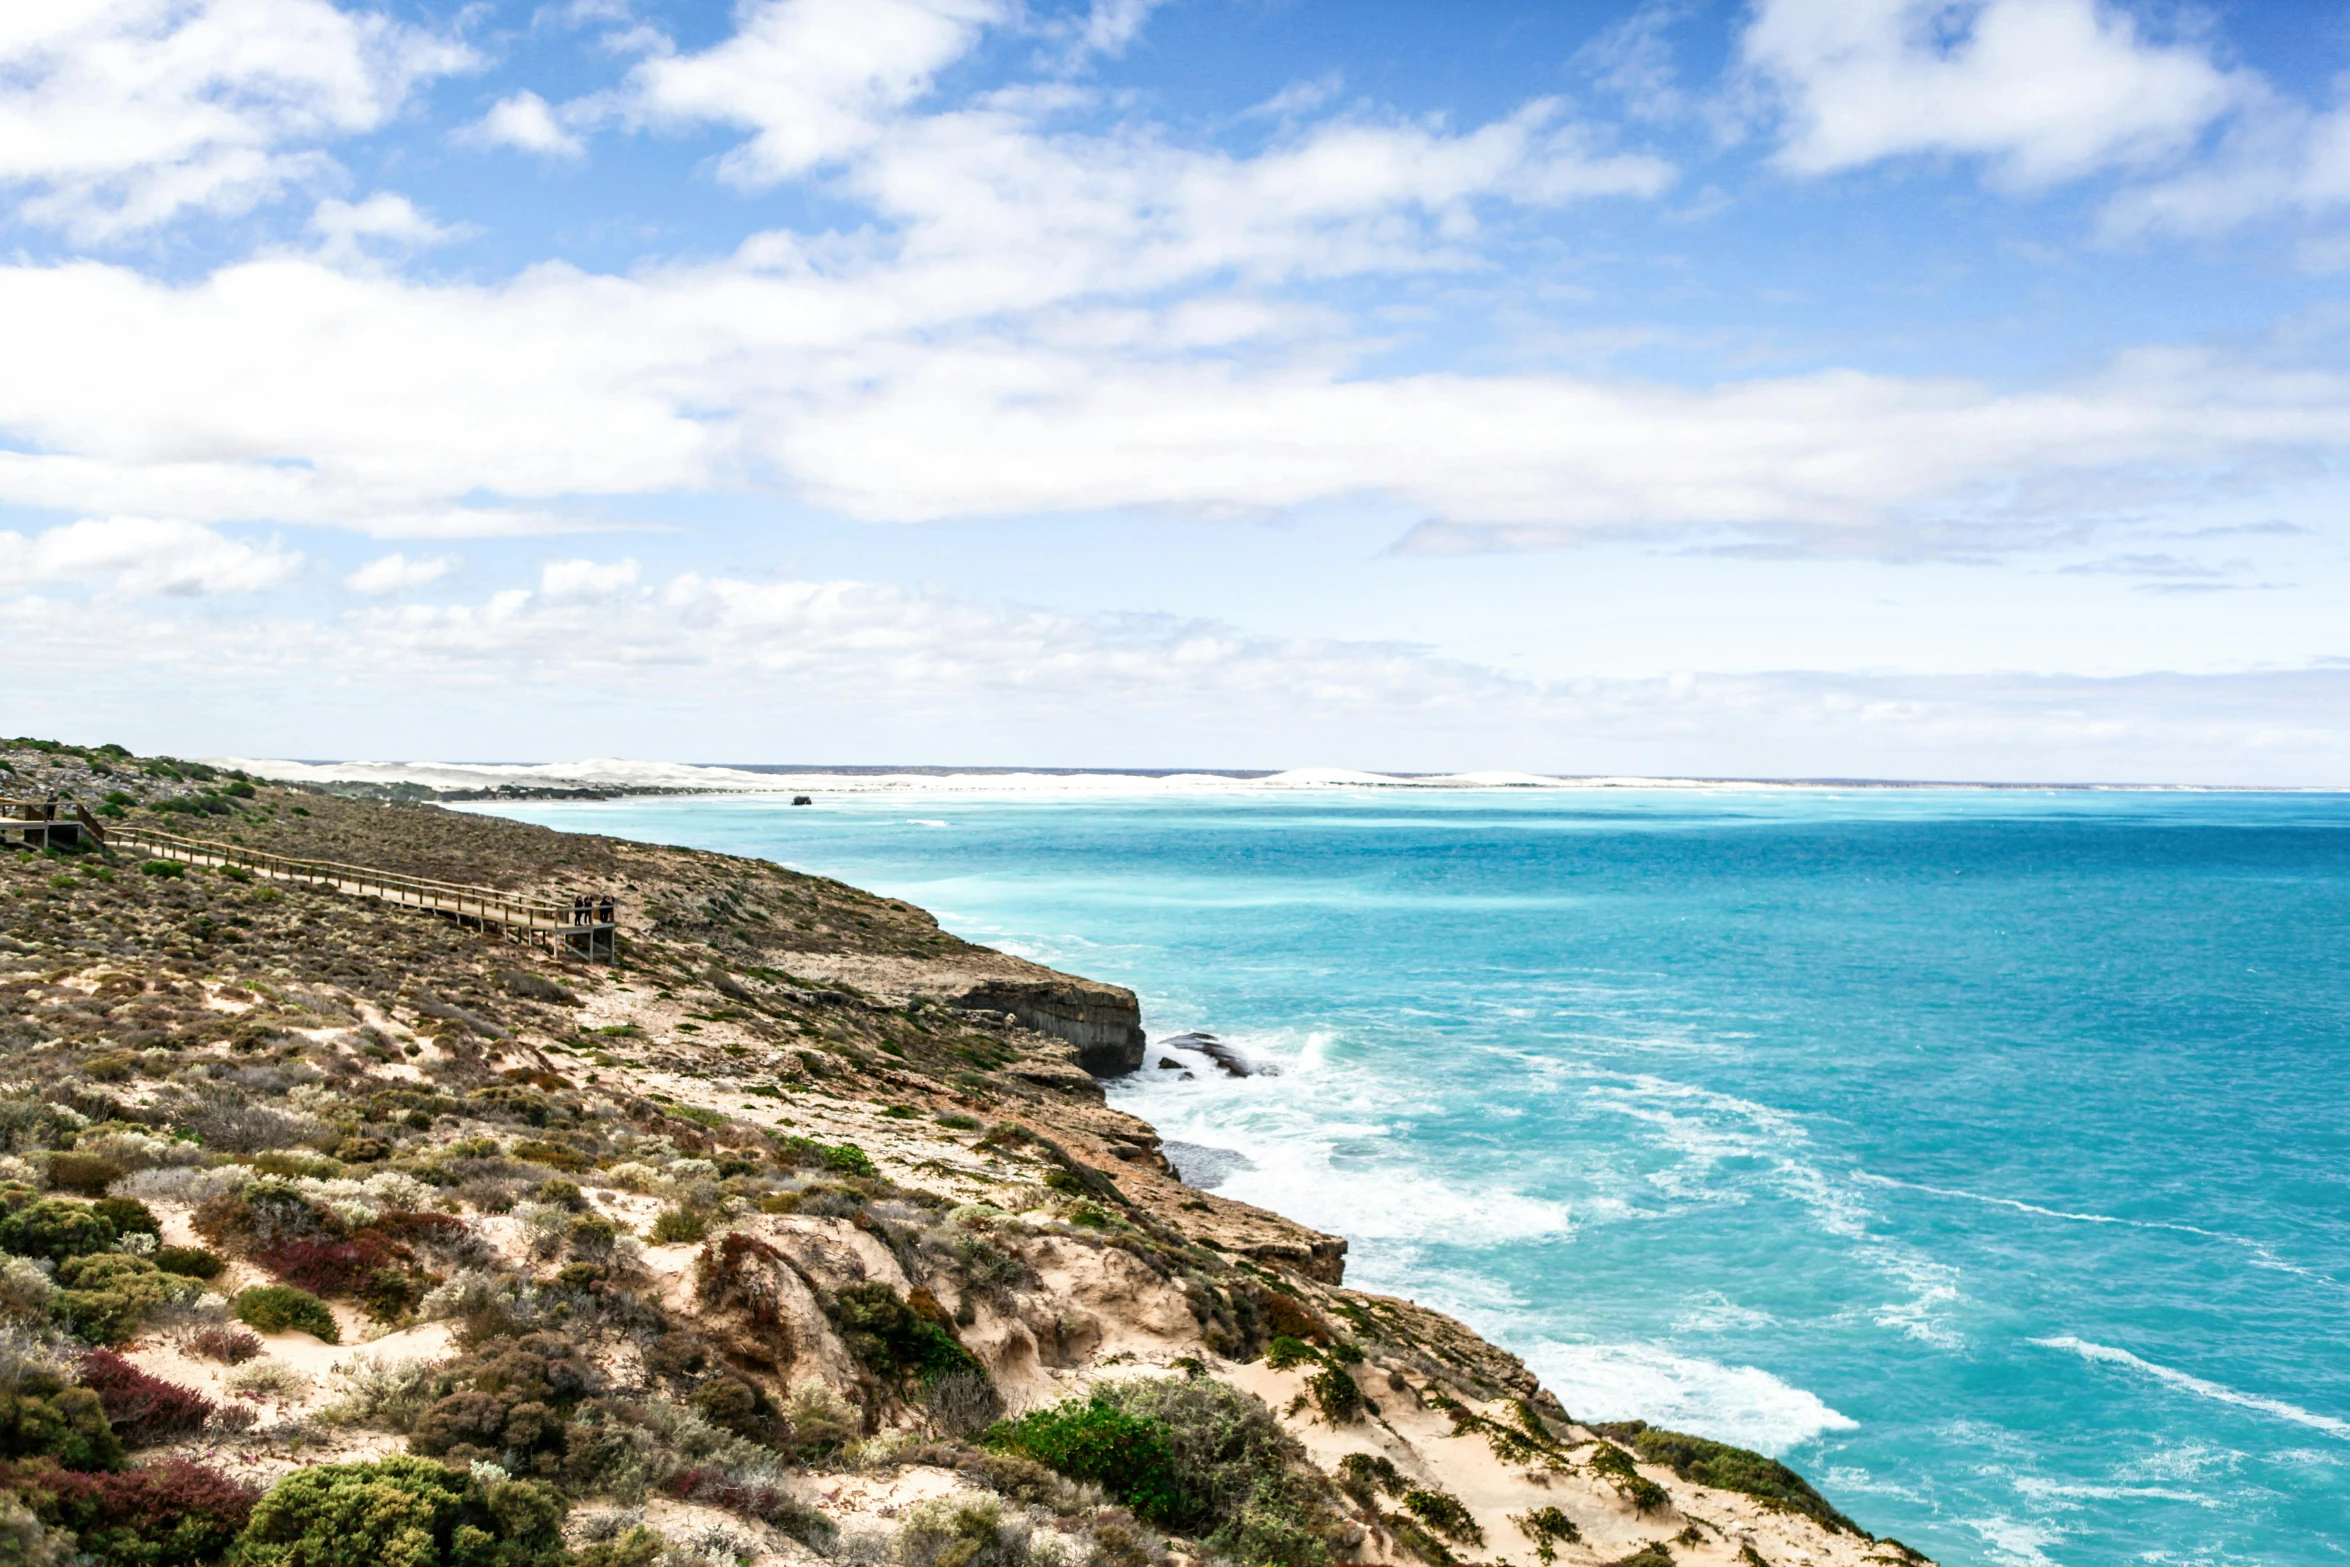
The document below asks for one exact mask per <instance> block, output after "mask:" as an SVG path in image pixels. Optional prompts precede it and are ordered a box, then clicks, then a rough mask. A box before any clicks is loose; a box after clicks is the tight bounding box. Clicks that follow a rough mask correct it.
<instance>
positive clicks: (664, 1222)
mask: <svg viewBox="0 0 2350 1567" xmlns="http://www.w3.org/2000/svg"><path fill="white" fill-rule="evenodd" d="M709 1233H710V1221H709V1220H708V1219H706V1218H704V1217H703V1216H702V1215H701V1214H698V1213H695V1212H694V1211H693V1210H692V1209H690V1208H667V1209H664V1210H662V1212H661V1213H660V1214H658V1215H657V1216H655V1218H654V1220H653V1244H655V1245H656V1246H675V1245H681V1244H683V1243H685V1242H688V1241H698V1240H701V1239H702V1238H703V1237H704V1236H707V1235H708V1234H709Z"/></svg>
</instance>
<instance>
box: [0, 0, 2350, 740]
mask: <svg viewBox="0 0 2350 1567" xmlns="http://www.w3.org/2000/svg"><path fill="white" fill-rule="evenodd" d="M2346 68H2350V5H2346V4H2344V3H2341V0H2293V3H2285V0H2270V3H2261V4H2243V3H2234V4H2230V3H2219V4H2209V3H2206V4H2193V5H2189V4H2176V3H2171V0H2130V3H2122V0H1751V3H1734V0H1716V3H1708V0H1651V3H1646V4H1630V3H1623V0H1614V3H1598V0H1593V3H1579V0H1547V3H1540V4H1502V3H1483V0H1447V3H1444V4H1430V3H1425V0H1410V3H1405V0H1392V3H1391V0H1027V3H1025V4H1023V3H1022V0H739V3H737V4H734V5H732V6H731V7H730V6H727V5H723V4H714V3H702V0H549V3H544V4H532V3H528V0H473V3H458V0H385V3H378V4H363V3H359V0H51V3H48V4H43V5H38V6H34V5H13V6H0V223H4V225H5V230H6V232H5V236H4V237H5V246H6V249H5V255H4V256H0V345H5V348H4V351H0V548H4V553H0V559H4V560H6V561H8V562H10V563H11V566H12V569H10V570H8V571H7V572H6V573H5V574H4V575H0V634H5V635H6V636H7V637H8V638H9V639H10V640H11V642H12V644H13V646H14V648H15V650H16V653H17V658H16V677H15V678H14V679H12V680H11V681H10V682H9V693H8V696H7V698H6V704H7V706H8V707H9V709H11V711H12V715H13V716H12V718H11V719H9V720H4V721H0V722H5V723H6V726H7V727H8V728H10V729H11V730H12V731H15V732H26V733H52V734H62V735H66V736H69V737H72V738H78V739H82V740H87V741H102V740H120V741H121V742H123V743H125V744H129V745H132V746H135V747H137V748H139V749H142V750H156V749H161V750H173V751H179V752H182V753H186V754H216V753H224V752H227V753H239V754H245V755H296V756H305V757H357V756H369V757H407V758H423V757H437V758H460V757H461V758H472V759H500V760H536V759H550V758H565V757H577V756H586V755H610V754H625V755H646V756H660V757H668V758H674V759H681V760H707V761H803V762H915V763H956V762H961V763H988V764H1009V763H1037V764H1054V765H1088V764H1091V765H1105V766H1134V767H1142V766H1177V765H1196V766H1223V767H1250V766H1257V767H1288V766H1304V765H1343V766H1359V767H1375V768H1408V769H1431V770H1449V769H1455V768H1475V767H1499V768H1523V769H1529V770H1539V771H1570V772H1634V771H1646V772H1679V773H1700V774H1738V775H1756V774H1760V775H1781V776H1784V775H1804V776H1819V775H1873V776H1891V777H1921V776H1924V777H1972V778H2027V779H2082V778H2111V779H2176V780H2194V781H2211V782H2238V783H2251V782H2275V783H2301V784H2307V783H2333V784H2350V520H2346V519H2345V516H2344V502H2345V499H2346V497H2350V484H2346V483H2345V475H2344V459H2345V457H2350V365H2346V364H2345V350H2346V349H2350V104H2346V102H2345V100H2344V97H2343V88H2342V86H2341V84H2340V82H2338V81H2337V77H2338V75H2340V74H2341V73H2343V72H2344V71H2345V70H2346Z"/></svg>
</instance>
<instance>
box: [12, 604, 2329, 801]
mask: <svg viewBox="0 0 2350 1567" xmlns="http://www.w3.org/2000/svg"><path fill="white" fill-rule="evenodd" d="M0 635H6V636H7V637H8V638H9V639H10V640H11V641H12V642H14V643H16V644H17V645H23V646H38V647H40V648H41V650H42V657H43V661H44V668H45V669H49V670H52V671H54V672H55V673H56V674H57V675H58V676H59V678H60V680H61V681H62V682H63V683H64V685H65V686H66V688H67V689H70V690H71V692H72V694H73V700H74V704H75V706H74V711H75V712H76V713H77V714H78V715H79V716H80V720H81V722H83V723H85V724H88V723H105V724H109V725H113V724H119V723H120V722H121V721H123V720H124V719H125V718H135V719H137V720H138V721H140V722H141V723H143V724H145V725H149V726H152V725H155V724H157V723H159V722H160V723H181V724H185V725H186V726H187V727H186V730H185V736H186V740H185V741H184V742H181V743H179V745H178V748H180V749H192V748H194V747H193V745H192V743H191V742H193V741H195V740H199V739H203V738H207V737H209V738H211V739H213V740H214V741H219V740H220V739H221V738H222V737H223V736H226V737H227V738H229V739H233V740H240V741H241V740H243V739H245V738H252V739H254V740H256V741H258V742H262V743H259V744H257V745H253V746H245V745H241V744H240V746H239V747H238V748H239V749H241V750H257V751H259V752H260V753H261V754H275V753H282V752H284V751H287V750H309V751H311V752H312V753H313V754H318V753H321V752H323V753H326V754H332V753H334V752H335V751H338V750H339V751H342V752H344V753H345V754H351V755H361V754H367V755H384V754H419V753H423V754H446V755H475V756H490V755H494V756H500V757H509V758H511V757H516V756H529V755H533V754H536V755H541V756H550V755H581V754H588V753H590V752H594V753H601V754H637V755H665V756H672V757H690V758H696V759H701V760H736V761H739V760H745V759H750V758H755V757H761V756H764V757H768V758H773V759H790V760H822V759H825V758H826V757H827V756H828V755H841V754H859V753H862V754H870V755H890V756H899V755H909V754H921V755H925V756H951V757H953V758H955V759H956V760H958V761H970V762H1015V763H1033V764H1044V765H1054V764H1061V765H1090V766H1116V765H1126V766H1165V765H1169V764H1171V763H1174V764H1189V765H1202V766H1268V767H1279V766H1287V765H1314V764H1325V765H1339V766H1364V767H1375V768H1399V769H1443V770H1456V769H1459V768H1462V767H1469V766H1490V767H1510V768H1521V769H1526V770H1532V771H1544V772H1604V773H1623V772H1645V773H1679V774H1699V775H1722V774H1744V775H1750V776H1751V775H1756V774H1760V775H1765V776H1768V775H1771V774H1780V775H1786V774H1798V775H1806V776H1820V775H1831V776H1845V777H1852V776H1879V777H1910V778H1920V777H1926V778H1932V777H1943V778H1978V779H1982V778H2038V779H2108V780H2133V779H2134V780H2151V781H2161V780H2181V781H2198V782H2211V783H2266V784H2278V783H2309V784H2334V785H2339V784H2341V783H2342V782H2344V781H2345V780H2346V779H2350V733H2346V732H2345V731H2344V730H2343V728H2342V726H2341V724H2340V721H2339V718H2340V712H2341V709H2342V704H2343V702H2344V701H2345V700H2346V699H2350V668H2332V669H2328V668H2318V669H2301V670H2282V671H2275V672H2271V673H2257V674H2235V675H2200V676H2188V675H2144V676H2136V677H2130V678H2122V679H2089V678H2082V677H2075V676H2028V675H1969V676H1926V675H1903V674H1883V675H1847V674H1828V673H1810V672H1800V671H1798V672H1790V673H1774V674H1742V675H1721V674H1707V673H1702V672H1699V673H1681V674H1675V675H1669V676H1658V677H1654V678H1639V679H1567V680H1556V681H1540V680H1529V679H1525V678H1522V677H1518V676H1513V675H1510V674H1507V673H1504V672H1501V671H1498V670H1495V669H1492V668H1489V667H1485V666H1482V665H1478V664H1474V663H1469V662H1464V661H1460V660H1454V659H1447V658H1444V657H1441V656H1438V655H1436V654H1433V653H1431V652H1430V651H1428V650H1426V649H1423V648H1418V647H1413V646H1409V645H1405V644H1399V643H1393V642H1372V641H1349V640H1328V639H1311V638H1297V637H1281V636H1270V635H1265V634H1262V633H1259V632H1254V631H1251V630H1249V629H1247V628H1243V627H1237V626H1233V625H1230V624H1226V623H1222V622H1216V621H1203V620H1186V619H1179V618H1175V617H1169V616H1163V615H1122V614H1116V613H1100V614H1089V615H1069V614H1059V613H1054V612H1051V611H1046V610H1038V609H1030V608H1022V607H1019V606H1015V605H1000V604H986V603H978V602H974V601H972V600H969V599H963V598H957V597H954V596H951V595H948V594H943V593H936V592H912V591H908V590H906V589H903V588H899V587H895V586H891V585H889V584H884V583H873V582H861V581H854V580H834V581H793V582H748V581H743V580H740V579H736V578H729V577H723V576H709V575H703V574H698V573H692V572H686V573H681V574H679V575H677V576H674V577H671V578H669V579H667V580H664V581H658V582H653V581H645V580H643V579H642V576H641V574H639V575H638V577H637V578H636V579H635V580H630V581H625V582H623V581H618V580H616V578H615V577H607V578H605V579H604V580H603V581H602V582H601V583H600V584H598V585H597V591H595V592H594V593H593V594H591V595H588V596H584V597H580V596H570V595H567V594H565V593H550V592H547V591H544V590H543V589H542V590H531V589H512V590H508V591H504V592H498V593H494V594H492V595H490V596H489V597H488V598H486V599H483V600H480V601H478V602H460V603H445V604H428V603H411V604H405V605H398V606H383V607H370V608H365V609H360V610H357V611H354V612H352V613H349V614H347V615H345V616H343V617H341V618H340V619H339V620H337V621H335V622H331V623H323V622H318V621H312V620H304V619H296V618H290V617H284V616H267V615H250V614H240V615H237V616H235V617H229V618H222V617H194V616H175V615H174V614H172V613H170V612H169V611H168V610H165V609H160V608H153V607H145V606H142V607H138V608H136V609H134V608H131V607H128V606H124V607H112V606H109V605H107V604H104V603H101V604H97V605H82V604H66V603H62V602H56V601H48V600H43V599H39V598H24V597H19V598H0ZM199 658H200V659H201V660H202V661H203V665H204V668H205V671H206V676H207V679H206V681H205V682H203V683H202V684H201V685H200V686H199V687H196V688H191V689H190V691H189V692H188V693H187V696H188V700H187V702H186V703H185V704H181V705H180V706H179V707H177V708H175V710H174V711H173V712H172V713H170V714H164V715H158V714H157V713H156V711H155V709H154V706H153V685H152V677H153V671H154V670H155V669H156V668H159V667H169V666H172V665H176V664H186V663H189V662H192V661H194V660H196V659H199ZM262 693H266V694H267V698H268V700H267V701H266V702H259V701H256V700H255V698H256V697H257V696H258V695H260V694H262ZM208 704H209V705H210V706H213V707H217V708H218V711H217V712H213V711H210V710H209V708H208V706H207V705H208ZM33 716H37V715H28V721H30V720H31V717H33ZM721 736H722V737H723V738H722V739H719V738H714V737H721ZM177 738H178V737H177V736H175V740H176V739H177ZM297 742H308V743H306V744H304V743H297ZM719 745H723V746H725V747H727V748H728V749H727V753H726V754H725V755H717V754H714V748H715V747H717V746H719ZM835 748H838V749H835Z"/></svg>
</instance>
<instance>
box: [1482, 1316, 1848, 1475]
mask: <svg viewBox="0 0 2350 1567" xmlns="http://www.w3.org/2000/svg"><path fill="white" fill-rule="evenodd" d="M1526 1364H1527V1365H1528V1366H1530V1367H1532V1368H1533V1370H1534V1373H1535V1374H1536V1375H1537V1376H1539V1377H1541V1378H1542V1383H1543V1385H1544V1386H1545V1387H1547V1388H1549V1389H1550V1390H1551V1391H1552V1392H1553V1393H1556V1394H1557V1395H1558V1396H1559V1398H1560V1400H1561V1401H1562V1402H1564V1403H1565V1404H1566V1406H1567V1408H1568V1409H1570V1410H1572V1411H1573V1412H1574V1413H1575V1415H1576V1416H1577V1417H1578V1418H1581V1419H1590V1420H1630V1419H1641V1420H1647V1421H1651V1422H1653V1423H1654V1424H1657V1425H1661V1426H1670V1427H1671V1428H1672V1429H1674V1430H1676V1431H1689V1432H1693V1433H1695V1434H1696V1435H1698V1436H1710V1437H1712V1438H1713V1439H1714V1440H1716V1441H1719V1442H1734V1443H1736V1444H1737V1445H1738V1446H1740V1447H1751V1448H1753V1449H1755V1450H1756V1451H1757V1452H1762V1453H1770V1454H1773V1455H1776V1454H1780V1453H1784V1452H1786V1451H1788V1450H1789V1449H1790V1448H1794V1447H1799V1446H1801V1445H1802V1444H1803V1443H1805V1442H1808V1441H1810V1440H1811V1439H1812V1438H1814V1437H1816V1436H1818V1435H1820V1434H1821V1433H1822V1432H1826V1431H1850V1430H1852V1429H1854V1428H1855V1426H1856V1424H1857V1422H1855V1421H1853V1420H1852V1419H1850V1418H1848V1417H1847V1416H1844V1415H1841V1414H1839V1413H1837V1412H1836V1411H1835V1410H1833V1409H1831V1408H1829V1407H1828V1406H1827V1405H1826V1404H1825V1403H1823V1402H1821V1400H1820V1398H1819V1396H1818V1395H1817V1394H1814V1393H1811V1392H1808V1391H1806V1390H1805V1389H1803V1388H1799V1387H1796V1386H1794V1385H1793V1384H1791V1383H1787V1382H1782V1381H1780V1380H1779V1379H1778V1378H1777V1377H1775V1376H1773V1375H1771V1374H1770V1373H1769V1372H1768V1371H1765V1370H1763V1369H1762V1368H1761V1367H1759V1366H1726V1365H1723V1364H1721V1363H1720V1362H1719V1361H1713V1360H1700V1359H1698V1358H1696V1357H1694V1356H1690V1355H1682V1354H1677V1353H1675V1352H1674V1351H1672V1350H1669V1349H1666V1348H1663V1347H1662V1346H1659V1345H1654V1344H1558V1343H1545V1344H1536V1345H1534V1346H1533V1347H1531V1348H1529V1349H1528V1350H1527V1351H1526Z"/></svg>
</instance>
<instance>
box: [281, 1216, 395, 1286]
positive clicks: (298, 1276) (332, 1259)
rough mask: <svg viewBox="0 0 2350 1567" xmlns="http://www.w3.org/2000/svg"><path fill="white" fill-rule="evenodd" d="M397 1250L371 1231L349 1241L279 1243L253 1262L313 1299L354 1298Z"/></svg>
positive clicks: (389, 1261)
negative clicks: (311, 1295)
mask: <svg viewBox="0 0 2350 1567" xmlns="http://www.w3.org/2000/svg"><path fill="white" fill-rule="evenodd" d="M399 1254H400V1249H399V1248H398V1247H397V1246H394V1245H393V1244H392V1243H391V1242H390V1241H387V1240H385V1239H384V1238H383V1237H382V1236H381V1235H378V1234H376V1233H375V1232H374V1231H372V1230H361V1231H360V1232H359V1233H358V1234H356V1235H354V1236H352V1237H351V1238H350V1239H349V1240H339V1241H338V1240H299V1241H281V1242H279V1243H278V1244H277V1245H275V1246H267V1247H260V1248H257V1249H255V1250H254V1252H253V1253H252V1257H253V1260H254V1261H255V1262H257V1263H259V1264H261V1266H263V1267H264V1268H267V1269H268V1270H269V1271H270V1272H272V1273H274V1274H276V1275H277V1276H278V1277H279V1278H280V1279H282V1280H284V1281H285V1282H286V1283H288V1284H291V1285H293V1286H294V1287H295V1288H296V1289H305V1290H308V1291H309V1292H310V1293H311V1294H313V1295H355V1294H357V1293H358V1292H359V1291H360V1290H361V1289H363V1288H365V1287H366V1285H367V1283H368V1281H369V1280H371V1279H373V1278H374V1277H375V1272H376V1270H377V1269H378V1268H381V1267H385V1266H387V1265H389V1264H391V1263H393V1262H395V1261H397V1260H398V1259H399Z"/></svg>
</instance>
